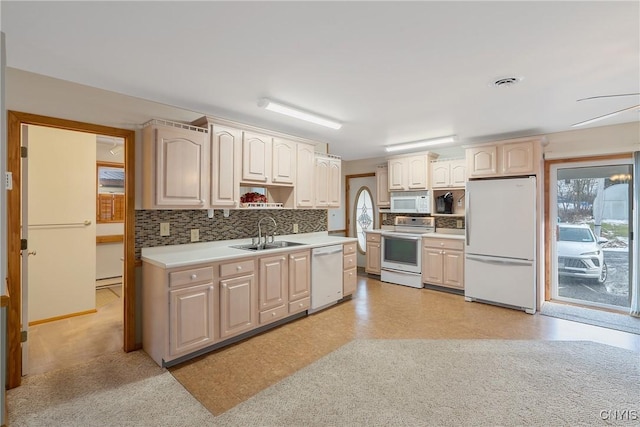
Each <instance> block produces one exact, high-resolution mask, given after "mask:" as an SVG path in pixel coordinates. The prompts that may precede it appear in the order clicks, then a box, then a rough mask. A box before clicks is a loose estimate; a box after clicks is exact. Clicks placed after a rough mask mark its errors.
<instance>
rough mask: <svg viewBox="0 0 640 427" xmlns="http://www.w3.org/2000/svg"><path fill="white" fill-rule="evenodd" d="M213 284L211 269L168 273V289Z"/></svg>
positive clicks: (204, 268)
mask: <svg viewBox="0 0 640 427" xmlns="http://www.w3.org/2000/svg"><path fill="white" fill-rule="evenodd" d="M207 282H213V267H203V268H192V269H190V270H183V271H174V272H173V273H169V287H175V286H182V285H197V284H199V283H207Z"/></svg>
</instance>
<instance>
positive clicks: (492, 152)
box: [466, 145, 498, 177]
mask: <svg viewBox="0 0 640 427" xmlns="http://www.w3.org/2000/svg"><path fill="white" fill-rule="evenodd" d="M497 156H498V149H497V147H496V146H495V145H490V146H484V147H475V148H467V149H466V158H467V173H468V175H469V176H470V177H477V176H493V175H496V174H497V173H498V167H497Z"/></svg>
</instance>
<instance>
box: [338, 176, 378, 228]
mask: <svg viewBox="0 0 640 427" xmlns="http://www.w3.org/2000/svg"><path fill="white" fill-rule="evenodd" d="M372 176H376V174H375V172H367V173H358V174H353V175H345V177H344V180H345V186H344V187H345V191H344V206H345V208H344V235H345V236H347V237H348V236H349V233H350V231H349V227H350V226H351V219H350V217H349V215H351V212H350V211H351V206H349V193H350V191H351V185H350V184H351V183H350V180H351V179H352V178H369V177H372ZM371 196H372V197H374V196H375V195H374V194H372V195H371Z"/></svg>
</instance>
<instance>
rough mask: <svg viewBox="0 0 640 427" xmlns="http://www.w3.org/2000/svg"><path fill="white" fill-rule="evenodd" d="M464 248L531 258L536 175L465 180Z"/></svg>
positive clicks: (493, 254)
mask: <svg viewBox="0 0 640 427" xmlns="http://www.w3.org/2000/svg"><path fill="white" fill-rule="evenodd" d="M466 190H467V191H466V197H467V200H466V202H467V205H466V206H467V219H466V227H467V228H466V233H467V242H466V243H467V246H466V250H465V252H466V253H468V254H478V255H487V256H497V257H506V258H516V259H528V260H533V259H534V258H535V251H536V243H535V242H536V241H535V237H536V179H535V177H530V178H514V179H494V180H484V181H469V182H467V187H466Z"/></svg>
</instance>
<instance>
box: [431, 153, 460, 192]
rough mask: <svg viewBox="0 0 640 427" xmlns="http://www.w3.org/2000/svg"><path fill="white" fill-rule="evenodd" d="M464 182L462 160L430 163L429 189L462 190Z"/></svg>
mask: <svg viewBox="0 0 640 427" xmlns="http://www.w3.org/2000/svg"><path fill="white" fill-rule="evenodd" d="M466 180H467V167H466V161H465V160H464V159H461V160H441V161H435V162H431V188H464V186H465V182H466Z"/></svg>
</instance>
